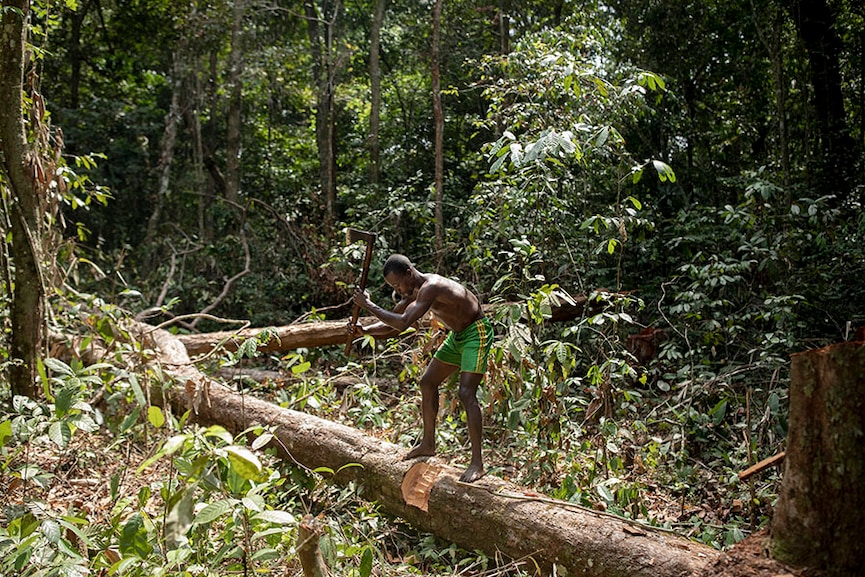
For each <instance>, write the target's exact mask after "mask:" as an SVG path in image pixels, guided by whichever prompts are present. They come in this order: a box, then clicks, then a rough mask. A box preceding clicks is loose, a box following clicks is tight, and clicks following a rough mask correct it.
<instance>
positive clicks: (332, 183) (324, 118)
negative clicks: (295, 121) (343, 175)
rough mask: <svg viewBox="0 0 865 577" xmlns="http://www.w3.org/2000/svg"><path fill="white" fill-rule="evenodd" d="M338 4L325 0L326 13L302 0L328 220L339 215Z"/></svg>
mask: <svg viewBox="0 0 865 577" xmlns="http://www.w3.org/2000/svg"><path fill="white" fill-rule="evenodd" d="M339 4H340V3H339V2H338V1H337V2H334V3H333V4H331V0H326V1H325V6H324V10H323V11H322V12H323V13H322V14H319V11H318V8H317V7H316V5H315V2H314V0H305V1H304V3H303V5H304V10H305V12H306V25H307V31H308V34H309V42H310V50H311V52H312V70H313V77H314V78H313V80H314V82H315V86H316V108H315V140H316V144H317V146H318V162H319V186H320V189H321V196H322V197H323V198H324V203H325V215H326V217H327V219H328V222H334V220H335V219H336V155H335V154H334V150H335V142H334V131H335V126H334V123H335V119H334V90H335V89H334V85H335V78H334V76H335V74H336V70H335V68H336V67H335V65H334V57H333V56H334V55H333V29H334V21H335V20H336V17H337V14H338V12H339V7H340V6H339Z"/></svg>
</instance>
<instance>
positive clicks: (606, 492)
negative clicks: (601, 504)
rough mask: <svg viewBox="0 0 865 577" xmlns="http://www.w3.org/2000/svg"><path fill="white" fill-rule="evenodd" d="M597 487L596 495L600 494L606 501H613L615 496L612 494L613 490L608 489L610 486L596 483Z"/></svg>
mask: <svg viewBox="0 0 865 577" xmlns="http://www.w3.org/2000/svg"><path fill="white" fill-rule="evenodd" d="M597 489H598V495H600V496H601V498H602V499H603V500H604V501H607V502H608V503H612V502H613V501H615V500H616V498H615V497H614V496H613V492H612V491H610V488H609V487H607V486H606V485H598V487H597Z"/></svg>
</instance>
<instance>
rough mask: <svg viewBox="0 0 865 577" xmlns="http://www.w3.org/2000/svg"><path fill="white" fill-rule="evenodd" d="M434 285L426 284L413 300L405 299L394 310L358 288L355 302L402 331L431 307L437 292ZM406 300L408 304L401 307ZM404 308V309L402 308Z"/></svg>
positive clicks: (383, 321)
mask: <svg viewBox="0 0 865 577" xmlns="http://www.w3.org/2000/svg"><path fill="white" fill-rule="evenodd" d="M432 288H433V287H428V286H424V287H422V288H421V289H420V290H419V291H418V293H417V297H415V299H414V300H412V301H406V299H403V300H402V301H400V302H399V303H397V306H396V307H394V309H393V310H392V311H389V310H386V309H383V308H381V307H380V306H378V305H377V304H375V303H374V302H372V301H371V300H370V299H369V297H368V296H367V295H366V293H365V292H363V291H361V290H356V291H355V293H354V302H355V303H356V304H358V305H359V306H361V307H363V308H365V309H366V310H367V311H369V312H370V314H372V315H373V316H374V317H376V318H377V319H378V320H380V321H381V322H382V323H384V324H385V325H387V326H389V327H392V328H393V329H396V330H397V331H399V332H402V331H404V330H406V329H407V328H409V327H410V326H412V325H413V324H414V323H415V321H417V320H418V319H420V318H421V317H422V316H423V315H424V314H426V312H427V311H428V310H429V309H430V307H431V306H432V304H433V301H434V300H435V298H434V297H435V292H434V291H433V290H430V289H432ZM404 302H406V303H407V304H406V305H405V306H404V307H400V305H402V304H403V303H404ZM400 309H402V310H400Z"/></svg>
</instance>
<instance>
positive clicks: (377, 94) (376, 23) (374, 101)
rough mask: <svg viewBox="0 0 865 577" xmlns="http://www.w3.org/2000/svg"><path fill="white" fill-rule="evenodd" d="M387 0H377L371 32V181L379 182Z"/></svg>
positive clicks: (369, 143)
mask: <svg viewBox="0 0 865 577" xmlns="http://www.w3.org/2000/svg"><path fill="white" fill-rule="evenodd" d="M386 6H387V0H376V2H375V12H374V13H373V17H372V26H371V27H370V33H369V92H370V102H369V141H368V145H369V182H370V184H378V183H379V176H380V171H381V144H380V142H379V126H380V124H381V57H380V55H381V28H382V25H383V24H384V12H385V8H386Z"/></svg>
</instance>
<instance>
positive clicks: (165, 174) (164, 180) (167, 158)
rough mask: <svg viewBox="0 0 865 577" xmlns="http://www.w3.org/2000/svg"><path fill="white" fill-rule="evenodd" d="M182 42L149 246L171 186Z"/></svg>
mask: <svg viewBox="0 0 865 577" xmlns="http://www.w3.org/2000/svg"><path fill="white" fill-rule="evenodd" d="M183 44H184V42H183V40H181V41H180V43H179V44H178V48H177V50H175V51H174V63H173V65H172V67H171V104H170V106H169V109H168V114H166V115H165V129H164V130H163V132H162V143H161V145H160V153H159V179H158V181H157V187H158V188H157V191H156V197H155V198H154V200H153V212H152V213H150V218H149V219H148V220H147V233H146V235H145V240H144V243H145V245H150V244H151V243H152V242H153V239H154V238H155V237H156V231H157V229H158V228H159V225H160V224H161V221H162V209H163V208H164V206H165V199H166V197H167V196H168V190H169V187H170V185H171V167H172V166H173V165H174V144H175V142H176V141H177V123H178V122H179V121H180V117H181V115H182V111H181V110H180V108H181V105H180V100H181V99H180V96H181V94H180V93H181V90H183V75H184V63H183V60H184V58H186V55H185V52H186V51H185V50H184V49H183Z"/></svg>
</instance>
